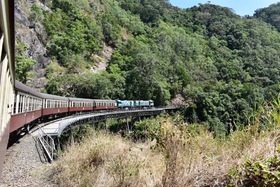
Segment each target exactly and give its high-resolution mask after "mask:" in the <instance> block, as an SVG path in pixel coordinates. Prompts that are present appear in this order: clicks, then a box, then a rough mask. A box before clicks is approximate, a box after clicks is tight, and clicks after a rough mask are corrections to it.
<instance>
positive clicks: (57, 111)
mask: <svg viewBox="0 0 280 187" xmlns="http://www.w3.org/2000/svg"><path fill="white" fill-rule="evenodd" d="M14 95H15V97H14V104H13V106H11V107H12V111H11V122H10V133H18V132H21V131H22V130H23V129H24V130H27V131H29V129H30V127H31V126H32V123H34V122H35V123H38V121H37V120H40V121H45V120H48V119H50V118H51V119H53V118H58V117H62V116H66V115H71V114H73V113H78V112H91V111H101V110H119V109H126V110H128V109H146V108H152V107H154V102H153V100H109V99H86V98H74V97H63V96H57V95H52V94H46V93H41V92H38V91H36V90H34V89H32V88H30V87H28V86H26V85H24V84H22V83H21V82H18V81H15V94H14Z"/></svg>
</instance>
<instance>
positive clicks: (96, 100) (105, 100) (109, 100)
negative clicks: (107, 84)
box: [93, 99, 116, 102]
mask: <svg viewBox="0 0 280 187" xmlns="http://www.w3.org/2000/svg"><path fill="white" fill-rule="evenodd" d="M93 100H94V101H95V102H116V100H112V99H93Z"/></svg>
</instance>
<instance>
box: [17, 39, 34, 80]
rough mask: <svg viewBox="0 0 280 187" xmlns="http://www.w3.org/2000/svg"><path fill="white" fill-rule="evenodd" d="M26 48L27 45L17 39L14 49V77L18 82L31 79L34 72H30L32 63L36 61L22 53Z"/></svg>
mask: <svg viewBox="0 0 280 187" xmlns="http://www.w3.org/2000/svg"><path fill="white" fill-rule="evenodd" d="M26 50H27V46H26V45H25V44H24V43H21V42H19V41H17V50H16V58H15V61H16V71H15V74H16V79H17V80H18V81H20V82H23V83H26V81H27V80H29V79H32V78H33V76H34V74H33V73H32V72H31V70H32V68H33V65H35V64H36V61H35V60H33V59H32V58H29V57H27V56H26V55H24V53H25V52H26Z"/></svg>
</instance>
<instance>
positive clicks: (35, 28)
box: [15, 0, 50, 89]
mask: <svg viewBox="0 0 280 187" xmlns="http://www.w3.org/2000/svg"><path fill="white" fill-rule="evenodd" d="M34 4H36V5H37V6H38V7H40V8H42V9H44V10H46V9H48V8H47V7H46V6H45V5H44V4H42V3H41V2H40V1H39V0H17V1H16V3H15V22H16V23H15V26H16V31H15V32H16V33H15V35H16V39H17V41H18V42H21V43H23V44H25V46H26V50H25V51H24V52H23V54H22V55H26V56H28V57H31V58H32V59H34V60H35V61H36V62H37V63H36V64H35V65H34V67H33V72H34V78H33V79H32V80H30V81H28V85H29V86H31V87H34V88H37V89H41V88H43V87H44V85H45V83H46V79H45V73H46V67H47V65H48V64H49V63H50V58H49V56H48V55H47V50H46V43H47V41H46V38H47V34H46V33H45V31H44V27H43V25H42V24H41V23H39V22H34V21H32V20H31V19H30V15H31V7H32V5H34Z"/></svg>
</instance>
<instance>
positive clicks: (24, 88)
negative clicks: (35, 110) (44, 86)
mask: <svg viewBox="0 0 280 187" xmlns="http://www.w3.org/2000/svg"><path fill="white" fill-rule="evenodd" d="M15 89H16V90H17V91H21V92H23V93H27V94H31V95H33V96H37V97H42V93H40V92H38V91H36V90H34V89H32V88H30V87H29V86H26V85H25V84H23V83H21V82H19V81H15Z"/></svg>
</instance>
